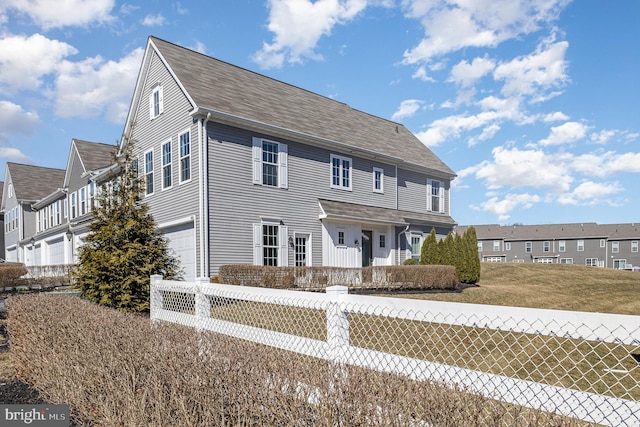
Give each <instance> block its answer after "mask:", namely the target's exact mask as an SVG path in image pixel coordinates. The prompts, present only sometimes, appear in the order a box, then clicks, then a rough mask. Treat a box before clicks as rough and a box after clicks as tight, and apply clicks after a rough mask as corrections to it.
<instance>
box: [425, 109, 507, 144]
mask: <svg viewBox="0 0 640 427" xmlns="http://www.w3.org/2000/svg"><path fill="white" fill-rule="evenodd" d="M511 114H512V113H511V112H509V111H483V112H481V113H478V114H475V115H453V116H448V117H445V118H442V119H438V120H435V121H433V122H432V123H431V124H430V125H429V129H427V130H426V131H423V132H419V133H418V134H416V136H417V137H418V138H419V139H420V140H421V141H422V142H423V143H424V144H425V145H426V146H428V147H435V146H438V145H440V144H442V143H443V142H445V141H447V140H449V139H453V138H459V137H460V135H461V134H462V132H468V131H472V130H474V129H478V128H482V127H485V126H487V125H489V124H491V123H493V122H495V121H498V120H502V119H504V118H506V117H509V116H510V115H511Z"/></svg>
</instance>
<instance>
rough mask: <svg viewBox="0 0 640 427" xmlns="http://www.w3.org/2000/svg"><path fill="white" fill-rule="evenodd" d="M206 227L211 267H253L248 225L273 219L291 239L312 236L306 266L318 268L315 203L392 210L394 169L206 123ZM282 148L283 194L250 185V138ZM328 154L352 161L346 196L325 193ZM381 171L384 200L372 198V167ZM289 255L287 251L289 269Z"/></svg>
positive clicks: (319, 238) (374, 195) (319, 240)
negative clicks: (285, 157)
mask: <svg viewBox="0 0 640 427" xmlns="http://www.w3.org/2000/svg"><path fill="white" fill-rule="evenodd" d="M208 135H209V138H210V141H209V197H210V201H209V209H210V212H209V226H210V230H211V234H210V235H211V239H210V240H211V266H212V269H214V271H215V270H217V268H218V267H219V266H220V265H224V264H229V263H247V264H251V263H253V252H252V250H253V234H252V224H255V223H259V222H260V221H261V217H262V218H270V219H279V220H281V221H282V224H283V225H284V226H287V227H288V232H289V235H290V236H292V235H293V233H311V234H312V263H313V265H316V266H318V265H321V264H322V226H321V222H320V221H319V205H318V199H329V200H335V201H342V202H350V203H358V204H366V205H370V206H377V207H383V208H389V209H394V208H395V203H396V192H395V191H396V190H395V189H396V187H397V186H396V177H395V167H394V166H392V165H387V164H382V163H379V162H372V161H371V160H368V159H362V158H358V157H355V156H352V155H349V154H347V153H341V152H337V151H331V150H327V149H325V148H319V147H313V146H310V145H306V144H301V143H297V142H294V141H290V140H286V139H282V138H274V137H271V136H269V135H264V134H258V133H255V132H251V131H248V130H244V129H239V128H234V127H231V126H226V125H221V124H217V123H210V124H209V127H208ZM253 137H261V138H266V139H269V140H273V141H277V142H281V143H285V144H287V148H288V164H287V168H288V188H287V189H283V188H276V187H269V186H262V185H257V184H253V180H252V176H253V169H252V168H253V166H252V138H253ZM331 154H338V155H341V156H345V157H350V158H351V160H352V178H351V179H352V191H347V190H342V189H334V188H331V166H330V156H331ZM374 166H375V167H379V168H382V169H383V170H384V173H385V178H384V194H378V193H374V192H373V176H372V171H373V167H374ZM292 264H293V251H292V250H291V249H290V250H289V265H292Z"/></svg>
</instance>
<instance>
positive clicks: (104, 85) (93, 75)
mask: <svg viewBox="0 0 640 427" xmlns="http://www.w3.org/2000/svg"><path fill="white" fill-rule="evenodd" d="M143 53H144V52H143V49H141V48H138V49H136V50H134V51H133V52H131V53H130V54H129V55H127V56H125V57H123V58H121V59H120V60H119V61H105V60H103V59H102V58H101V57H99V56H98V57H95V58H88V59H86V60H84V61H82V62H77V63H73V62H65V63H64V64H63V65H62V66H61V68H60V75H59V76H58V78H57V81H56V96H57V99H56V114H58V115H60V116H62V117H71V116H80V117H95V116H98V115H99V114H102V113H103V112H104V113H105V117H106V118H107V120H109V121H112V122H114V123H122V122H123V120H124V119H125V117H126V114H127V109H128V108H129V102H130V99H131V93H132V91H133V87H134V85H135V79H136V76H137V73H138V69H139V68H140V62H141V61H142V55H143Z"/></svg>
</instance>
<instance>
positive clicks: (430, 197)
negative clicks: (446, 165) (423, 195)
mask: <svg viewBox="0 0 640 427" xmlns="http://www.w3.org/2000/svg"><path fill="white" fill-rule="evenodd" d="M427 210H428V211H431V212H440V213H444V183H443V182H442V181H436V180H435V179H428V180H427Z"/></svg>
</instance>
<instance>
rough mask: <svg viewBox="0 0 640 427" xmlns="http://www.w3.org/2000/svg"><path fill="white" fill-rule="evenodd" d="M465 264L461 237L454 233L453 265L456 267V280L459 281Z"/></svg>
mask: <svg viewBox="0 0 640 427" xmlns="http://www.w3.org/2000/svg"><path fill="white" fill-rule="evenodd" d="M465 264H466V262H465V251H464V242H463V241H462V236H461V235H460V234H458V233H456V235H455V237H454V238H453V265H454V266H455V267H456V275H457V276H458V279H460V276H461V275H462V273H463V271H464V266H465Z"/></svg>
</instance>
